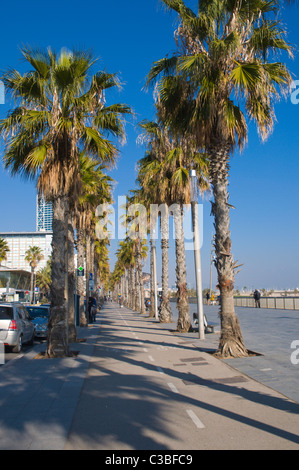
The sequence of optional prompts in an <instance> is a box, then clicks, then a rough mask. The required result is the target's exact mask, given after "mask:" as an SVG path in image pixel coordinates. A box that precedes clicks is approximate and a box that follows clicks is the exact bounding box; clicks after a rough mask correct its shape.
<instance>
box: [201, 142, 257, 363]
mask: <svg viewBox="0 0 299 470" xmlns="http://www.w3.org/2000/svg"><path fill="white" fill-rule="evenodd" d="M209 153H210V159H211V164H210V174H211V183H212V187H213V195H214V202H213V203H212V213H213V215H214V217H215V253H216V269H217V275H218V286H217V287H218V288H219V290H220V299H221V302H220V318H221V335H220V340H219V347H218V354H219V355H220V356H221V357H242V356H247V355H248V352H247V350H246V348H245V346H244V342H243V338H242V333H241V328H240V323H239V319H238V317H237V316H236V314H235V306H234V282H235V278H234V274H235V272H234V271H235V265H234V260H233V256H232V254H231V237H230V215H229V209H230V207H229V204H228V199H229V194H228V172H229V165H228V162H229V152H228V151H227V150H225V145H222V146H221V147H219V146H217V147H214V148H213V149H210V152H209Z"/></svg>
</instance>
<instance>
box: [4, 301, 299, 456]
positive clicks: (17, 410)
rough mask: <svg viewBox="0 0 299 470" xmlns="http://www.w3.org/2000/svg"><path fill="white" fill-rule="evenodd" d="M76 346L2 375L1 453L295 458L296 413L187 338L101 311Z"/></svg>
mask: <svg viewBox="0 0 299 470" xmlns="http://www.w3.org/2000/svg"><path fill="white" fill-rule="evenodd" d="M213 336H215V335H213ZM78 337H79V338H86V341H85V342H78V343H76V344H73V345H72V347H71V349H72V350H76V351H78V355H77V357H72V358H65V359H36V356H37V353H38V352H39V351H43V350H44V348H45V345H43V344H41V345H39V346H38V347H37V348H36V347H35V348H34V351H30V352H28V353H26V354H25V355H24V356H23V357H21V358H19V359H16V360H12V361H10V362H9V363H7V365H5V366H2V367H1V368H0V449H14V450H21V449H32V450H34V449H42V450H63V449H66V450H72V449H99V450H120V451H121V450H123V451H124V450H134V449H136V450H146V449H148V450H155V449H159V450H171V449H173V450H178V449H180V450H183V449H188V450H192V449H297V450H298V449H299V436H298V430H299V417H298V410H299V405H298V404H297V403H295V402H293V401H292V400H290V399H288V398H286V397H285V396H283V395H281V394H280V393H278V392H276V391H274V390H272V389H271V388H268V387H266V386H265V385H263V384H261V383H259V382H257V381H255V380H252V379H250V378H249V377H248V376H246V375H244V374H243V373H242V372H240V371H239V370H237V369H235V368H233V367H231V366H230V365H229V364H227V363H225V362H223V361H220V360H218V359H216V358H215V357H214V356H212V355H211V354H209V353H207V352H205V351H203V350H200V349H199V347H198V342H199V340H196V338H194V337H193V336H188V335H180V334H178V333H175V332H174V331H173V330H171V329H170V328H169V325H165V324H164V325H161V324H159V323H158V322H156V321H155V320H154V319H150V318H148V317H147V315H146V316H141V315H140V314H138V313H135V312H132V311H131V310H128V309H126V308H119V307H118V306H117V305H116V304H108V303H106V304H105V306H104V308H103V310H101V312H100V314H98V316H97V323H96V324H92V325H89V327H88V328H84V329H80V328H79V329H78ZM211 337H212V335H211ZM205 345H206V343H205Z"/></svg>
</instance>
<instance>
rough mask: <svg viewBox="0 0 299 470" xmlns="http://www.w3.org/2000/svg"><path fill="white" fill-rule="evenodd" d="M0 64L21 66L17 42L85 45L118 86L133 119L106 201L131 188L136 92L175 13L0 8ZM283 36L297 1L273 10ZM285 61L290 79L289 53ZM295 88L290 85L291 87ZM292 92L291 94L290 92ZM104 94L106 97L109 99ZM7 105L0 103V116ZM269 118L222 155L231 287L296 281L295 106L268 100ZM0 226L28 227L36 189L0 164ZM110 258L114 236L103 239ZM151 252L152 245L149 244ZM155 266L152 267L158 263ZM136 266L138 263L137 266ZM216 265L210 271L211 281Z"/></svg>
mask: <svg viewBox="0 0 299 470" xmlns="http://www.w3.org/2000/svg"><path fill="white" fill-rule="evenodd" d="M1 16H2V22H1V30H0V38H1V45H2V48H1V59H0V69H2V70H3V69H7V68H8V67H12V68H17V69H19V70H25V64H24V63H23V62H22V60H21V55H20V52H19V47H20V46H22V45H23V44H25V45H32V46H39V47H40V48H44V47H47V46H51V47H52V48H53V49H55V50H60V48H61V47H67V48H70V49H71V48H72V47H78V48H79V47H82V48H86V49H89V48H90V49H92V50H93V53H94V55H95V56H96V57H98V58H99V61H98V64H97V68H98V69H106V70H108V71H109V72H117V73H118V74H119V76H120V79H121V81H122V82H123V88H122V90H121V91H120V92H117V93H116V94H114V95H113V96H111V100H114V101H119V102H124V103H127V104H129V105H131V106H132V108H133V109H134V111H135V115H136V117H135V120H131V121H130V122H129V123H128V124H127V127H126V130H127V142H126V144H125V145H124V146H122V147H120V158H119V160H118V164H117V168H116V169H115V170H114V171H113V172H112V176H113V178H114V179H115V180H117V186H116V190H115V194H114V196H115V198H117V196H119V195H125V194H127V193H128V191H129V190H130V189H133V188H134V187H135V178H136V173H135V165H136V161H137V160H138V159H139V158H141V157H142V156H143V155H144V149H143V148H142V147H141V146H139V145H137V144H136V139H137V136H138V130H137V123H138V122H139V121H141V120H142V119H152V118H153V100H152V93H151V92H145V91H144V90H143V86H144V79H145V76H146V74H147V73H148V71H149V69H150V66H151V64H152V63H153V62H154V61H155V60H157V59H159V58H161V57H163V56H165V55H166V54H167V53H171V51H172V50H174V49H175V43H174V39H173V31H174V29H175V25H176V16H175V14H170V13H169V12H166V11H165V10H164V9H163V7H162V6H161V3H160V2H159V1H158V0H143V1H140V0H130V1H129V2H123V1H121V0H114V1H111V2H106V1H103V0H98V1H90V0H86V1H85V2H79V1H77V0H74V1H72V2H69V1H61V0H60V1H57V0H53V1H52V2H51V3H50V4H46V3H43V2H40V1H37V0H28V1H27V2H23V1H20V0H16V1H15V2H13V3H9V2H5V4H3V5H2V6H1ZM283 17H284V21H285V23H286V25H287V27H288V30H289V41H290V42H291V43H293V44H295V45H298V44H299V33H298V19H299V8H298V6H297V8H296V7H294V6H293V7H289V8H288V9H285V10H284V12H283ZM288 65H289V67H290V69H291V71H292V72H293V74H294V79H299V61H298V54H297V53H295V59H294V60H292V61H289V60H288ZM298 88H299V85H298ZM298 96H299V95H298ZM109 99H110V97H109V95H108V96H107V101H108V102H109ZM10 106H11V104H10V103H6V104H5V105H0V116H1V117H2V116H4V115H5V114H6V112H7V111H8V109H10ZM276 116H277V123H276V125H275V128H274V132H273V134H272V135H271V136H270V137H269V139H268V140H267V142H266V143H261V141H260V139H259V137H258V135H257V133H256V130H255V127H254V126H253V125H251V124H250V126H249V141H248V145H247V146H246V148H245V149H244V151H243V153H242V155H235V156H234V157H233V158H232V161H231V176H230V187H229V191H230V203H231V204H233V205H234V206H235V207H236V209H235V210H232V211H231V235H232V251H233V254H234V257H235V259H237V260H238V261H239V262H240V263H243V266H242V268H241V272H240V273H239V274H238V275H237V277H236V283H235V284H236V287H238V288H240V289H242V288H243V287H244V286H246V287H247V288H250V289H252V288H254V287H259V288H263V287H265V288H288V287H290V288H294V287H299V265H298V258H299V257H298V255H299V237H298V232H299V230H298V228H299V221H298V195H299V191H298V176H299V171H298V170H299V159H298V147H299V144H298V135H299V133H298V125H299V124H298V123H299V104H298V105H295V104H292V103H291V99H290V98H288V99H287V100H282V101H281V102H280V103H278V104H277V106H276ZM0 191H1V217H0V231H27V230H35V204H36V190H35V184H34V183H33V182H28V181H23V180H20V179H19V178H14V179H12V178H11V177H10V176H9V174H8V173H7V172H5V171H4V170H3V169H2V167H1V168H0ZM200 202H202V203H203V246H202V250H201V255H202V273H203V287H208V285H209V258H210V238H211V232H212V229H213V220H212V218H211V217H210V202H209V198H208V197H206V198H205V200H204V201H200ZM111 248H112V250H111V261H112V263H113V261H114V259H115V258H114V255H113V252H114V251H115V249H116V248H117V242H116V241H115V242H113V243H112V245H111ZM158 254H159V249H158ZM158 269H159V272H160V268H159V267H158ZM145 270H148V263H146V266H145ZM187 275H188V282H190V283H191V284H193V283H194V266H193V255H192V252H187ZM215 281H216V272H215V270H213V285H215ZM174 283H175V263H174V251H173V247H171V249H170V284H174Z"/></svg>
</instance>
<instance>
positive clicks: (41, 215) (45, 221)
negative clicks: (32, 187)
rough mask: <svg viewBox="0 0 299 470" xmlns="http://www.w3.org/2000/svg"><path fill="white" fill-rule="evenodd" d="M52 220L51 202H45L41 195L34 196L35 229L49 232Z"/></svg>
mask: <svg viewBox="0 0 299 470" xmlns="http://www.w3.org/2000/svg"><path fill="white" fill-rule="evenodd" d="M52 220H53V208H52V203H51V202H46V201H45V199H44V198H43V197H39V196H37V197H36V230H37V232H51V231H52Z"/></svg>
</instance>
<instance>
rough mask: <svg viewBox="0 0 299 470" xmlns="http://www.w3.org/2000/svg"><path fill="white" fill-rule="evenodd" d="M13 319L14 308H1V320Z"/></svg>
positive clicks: (2, 306)
mask: <svg viewBox="0 0 299 470" xmlns="http://www.w3.org/2000/svg"><path fill="white" fill-rule="evenodd" d="M12 318H13V309H12V307H7V306H4V305H1V306H0V320H11V319H12Z"/></svg>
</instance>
